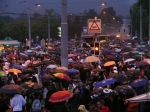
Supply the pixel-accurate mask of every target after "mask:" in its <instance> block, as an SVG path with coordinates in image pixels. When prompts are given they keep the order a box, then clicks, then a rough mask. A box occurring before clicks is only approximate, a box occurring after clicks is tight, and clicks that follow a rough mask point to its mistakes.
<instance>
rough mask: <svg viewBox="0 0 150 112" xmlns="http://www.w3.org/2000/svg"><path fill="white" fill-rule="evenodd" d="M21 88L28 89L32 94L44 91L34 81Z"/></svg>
mask: <svg viewBox="0 0 150 112" xmlns="http://www.w3.org/2000/svg"><path fill="white" fill-rule="evenodd" d="M21 87H23V88H25V89H27V90H28V91H30V92H39V91H40V90H41V89H42V86H40V85H38V84H37V83H34V82H32V81H29V82H25V83H22V84H21Z"/></svg>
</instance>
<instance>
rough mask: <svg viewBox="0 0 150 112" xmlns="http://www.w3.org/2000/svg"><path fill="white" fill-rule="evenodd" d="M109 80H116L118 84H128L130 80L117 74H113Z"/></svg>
mask: <svg viewBox="0 0 150 112" xmlns="http://www.w3.org/2000/svg"><path fill="white" fill-rule="evenodd" d="M108 78H114V79H116V80H117V81H118V82H128V78H127V77H126V76H124V75H121V74H117V73H113V74H111V75H109V76H108Z"/></svg>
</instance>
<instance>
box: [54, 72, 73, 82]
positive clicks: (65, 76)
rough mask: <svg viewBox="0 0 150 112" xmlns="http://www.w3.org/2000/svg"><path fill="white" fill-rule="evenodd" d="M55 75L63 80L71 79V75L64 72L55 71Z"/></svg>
mask: <svg viewBox="0 0 150 112" xmlns="http://www.w3.org/2000/svg"><path fill="white" fill-rule="evenodd" d="M54 76H55V77H57V78H59V79H63V80H67V81H70V80H71V79H70V77H69V76H67V75H66V74H63V73H55V74H54Z"/></svg>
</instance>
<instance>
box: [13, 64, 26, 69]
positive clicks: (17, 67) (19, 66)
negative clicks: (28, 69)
mask: <svg viewBox="0 0 150 112" xmlns="http://www.w3.org/2000/svg"><path fill="white" fill-rule="evenodd" d="M11 68H16V69H25V67H24V66H22V65H13V66H12V67H11Z"/></svg>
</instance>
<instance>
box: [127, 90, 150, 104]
mask: <svg viewBox="0 0 150 112" xmlns="http://www.w3.org/2000/svg"><path fill="white" fill-rule="evenodd" d="M126 101H130V102H145V101H150V92H148V93H145V94H142V95H138V96H135V97H132V98H129V99H126Z"/></svg>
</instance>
